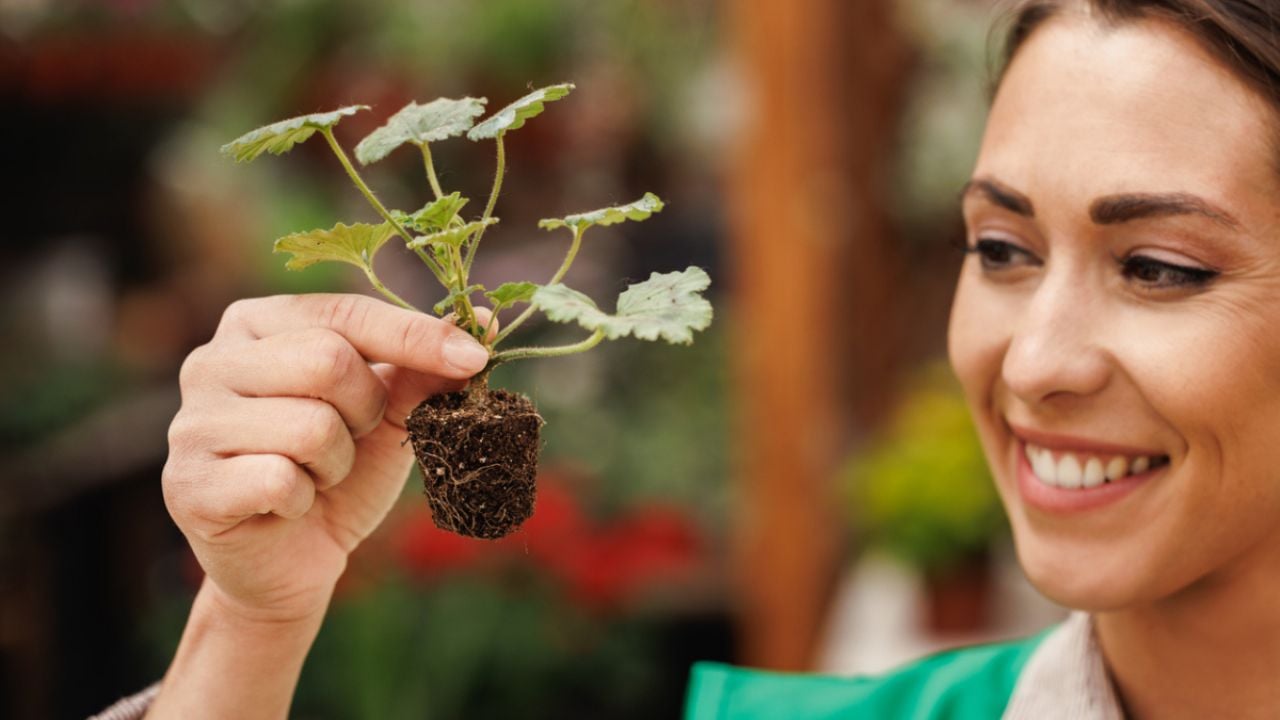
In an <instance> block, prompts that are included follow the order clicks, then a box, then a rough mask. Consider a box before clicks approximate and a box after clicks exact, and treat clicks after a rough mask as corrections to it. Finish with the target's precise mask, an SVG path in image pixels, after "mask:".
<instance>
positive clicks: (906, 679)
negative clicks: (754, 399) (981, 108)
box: [690, 0, 1280, 720]
mask: <svg viewBox="0 0 1280 720" xmlns="http://www.w3.org/2000/svg"><path fill="white" fill-rule="evenodd" d="M1278 28H1280V3H1276V2H1274V1H1272V0H1061V1H1045V0H1040V1H1036V2H1024V3H1022V4H1021V5H1020V6H1019V7H1018V9H1017V10H1016V12H1015V13H1014V15H1013V23H1012V25H1011V29H1010V32H1009V36H1008V41H1007V48H1006V62H1005V67H1004V69H1003V71H1002V73H1001V76H1000V79H999V84H998V88H997V93H996V96H995V99H994V102H993V104H992V107H991V112H990V116H989V119H988V124H987V128H986V132H985V135H984V138H983V142H982V148H981V151H980V153H979V157H978V160H977V163H976V167H975V169H974V171H973V175H972V179H971V180H970V182H969V183H967V184H966V186H965V188H964V189H963V191H962V193H961V203H962V207H963V212H964V218H965V225H966V229H967V233H966V234H967V241H966V245H965V250H966V254H967V258H966V261H965V263H964V265H963V268H962V270H961V275H960V280H959V283H958V286H957V290H956V295H955V300H954V304H953V307H952V316H951V325H950V332H949V348H948V349H949V353H950V357H951V361H952V364H953V366H954V368H955V370H956V373H957V375H958V376H959V378H960V380H961V382H962V384H963V386H964V389H965V394H966V397H967V400H968V403H969V407H970V411H971V413H972V414H973V416H974V419H975V421H976V423H977V425H978V427H979V431H980V435H981V438H982V444H983V448H984V451H985V453H986V456H987V460H988V463H989V464H990V466H991V470H992V474H993V476H994V478H995V482H996V485H997V489H998V491H999V493H1000V495H1001V498H1002V500H1003V502H1004V505H1005V508H1006V510H1007V512H1008V515H1009V517H1010V522H1011V525H1012V527H1013V531H1014V537H1015V542H1016V545H1017V551H1018V557H1019V560H1020V561H1021V563H1022V565H1023V567H1024V569H1025V570H1026V573H1027V575H1028V577H1029V578H1030V579H1031V580H1032V582H1033V583H1034V584H1035V585H1036V586H1037V587H1038V588H1039V589H1040V590H1041V591H1042V592H1043V593H1044V594H1045V595H1046V596H1048V597H1049V598H1051V599H1053V600H1055V601H1056V602H1058V603H1060V604H1062V605H1065V606H1067V607H1070V608H1074V609H1076V610H1077V612H1076V613H1075V614H1074V615H1073V616H1072V617H1071V619H1070V620H1068V621H1067V622H1066V623H1064V624H1063V625H1061V626H1059V627H1058V628H1055V629H1053V630H1051V631H1050V632H1048V633H1046V634H1044V635H1042V636H1039V637H1036V638H1032V639H1030V640H1027V641H1023V642H1018V643H1012V644H1008V645H1000V646H987V647H982V648H970V649H964V650H960V651H955V652H952V653H948V654H944V655H939V656H934V657H931V658H927V659H925V660H924V661H921V662H919V663H916V664H914V665H911V666H908V667H906V668H904V669H902V670H899V671H897V672H893V673H890V674H889V675H887V676H884V677H880V678H861V679H855V680H833V679H815V678H805V677H800V676H775V675H764V674H758V673H747V672H743V671H739V670H732V669H729V668H724V667H711V666H703V667H700V668H699V669H698V671H697V673H696V674H695V685H694V688H693V691H692V693H691V699H690V702H691V704H690V714H691V716H693V717H696V718H698V719H699V720H705V719H706V718H734V719H735V720H743V719H745V718H765V717H784V716H785V717H792V718H797V717H803V718H834V717H838V716H845V715H842V713H844V714H848V713H852V715H853V716H857V717H907V716H910V717H947V718H954V717H966V718H967V717H973V718H980V717H981V718H989V717H997V716H1001V715H1003V716H1004V717H1006V718H1036V719H1039V720H1043V719H1046V718H1120V717H1130V718H1180V717H1186V718H1205V717H1232V718H1247V717H1268V718H1273V717H1278V716H1280V684H1277V683H1276V682H1275V671H1276V670H1277V669H1280V610H1277V607H1280V606H1278V605H1277V599H1278V598H1280V572H1277V568H1280V522H1277V518H1280V474H1277V472H1276V468H1277V466H1280V445H1277V443H1276V440H1275V439H1276V438H1277V437H1280V303H1277V302H1276V298H1278V297H1280V172H1277V170H1278V168H1280V163H1278V162H1277V161H1278V160H1280V152H1277V147H1278V145H1277V143H1276V142H1275V139H1276V138H1277V137H1280V135H1278V132H1280V96H1277V92H1280V35H1278V34H1277V33H1280V29H1278Z"/></svg>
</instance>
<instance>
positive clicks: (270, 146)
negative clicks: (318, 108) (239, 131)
mask: <svg viewBox="0 0 1280 720" xmlns="http://www.w3.org/2000/svg"><path fill="white" fill-rule="evenodd" d="M368 109H369V106H368V105H349V106H347V107H344V108H338V109H337V110H333V111H330V112H323V113H313V114H311V115H302V116H300V117H295V118H289V119H288V120H281V121H280V122H274V123H271V124H270V125H264V126H263V127H260V128H258V129H256V130H250V131H249V132H247V133H245V134H244V135H241V136H240V137H238V138H236V139H235V140H232V141H231V142H229V143H227V144H226V145H223V146H222V154H223V155H226V156H227V157H230V158H234V159H235V161H236V162H249V161H250V160H253V159H254V158H256V157H258V156H259V155H261V154H262V153H264V152H269V153H271V154H272V155H282V154H284V153H286V152H289V150H291V149H293V146H294V145H297V144H298V143H300V142H302V141H304V140H306V139H307V138H309V137H311V135H312V134H313V133H315V131H317V130H325V129H328V128H331V127H333V126H334V125H337V124H338V121H340V120H342V118H344V117H347V116H348V115H355V114H356V113H358V112H360V111H361V110H368Z"/></svg>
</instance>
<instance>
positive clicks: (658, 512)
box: [0, 0, 1060, 719]
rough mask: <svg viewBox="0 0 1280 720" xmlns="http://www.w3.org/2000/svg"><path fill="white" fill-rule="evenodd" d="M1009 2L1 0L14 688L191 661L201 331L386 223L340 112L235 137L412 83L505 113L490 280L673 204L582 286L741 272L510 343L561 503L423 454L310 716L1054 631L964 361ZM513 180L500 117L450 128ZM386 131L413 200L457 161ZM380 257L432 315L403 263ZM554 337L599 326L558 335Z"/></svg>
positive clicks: (402, 97)
mask: <svg viewBox="0 0 1280 720" xmlns="http://www.w3.org/2000/svg"><path fill="white" fill-rule="evenodd" d="M996 12H998V8H997V7H996V6H995V4H994V3H992V2H988V1H984V0H898V1H897V2H892V1H889V0H868V1H867V2H858V3H849V2H843V1H842V0H793V1H792V2H788V3H768V2H761V1H749V0H723V1H722V2H711V1H710V0H661V1H652V2H641V1H639V0H485V1H484V2H475V1H474V0H432V1H431V2H412V1H411V0H367V1H365V2H354V1H353V0H232V1H226V2H223V1H218V0H109V1H108V0H98V1H91V0H80V1H75V0H0V133H2V136H3V137H5V138H6V139H7V141H8V142H7V143H6V148H5V151H4V158H5V161H4V165H5V173H4V181H3V182H4V188H3V192H0V207H3V217H4V222H5V227H4V229H3V231H0V253H3V263H2V264H0V268H2V269H0V273H2V275H0V295H2V298H3V303H2V304H0V343H2V345H3V347H4V348H5V351H4V353H3V355H2V356H0V363H2V367H3V372H0V478H2V482H0V716H2V717H6V718H15V719H25V718H78V717H84V716H85V715H87V714H90V713H92V712H95V711H97V710H99V709H101V708H102V707H105V706H106V705H107V704H109V703H110V702H112V701H113V700H115V699H116V698H118V697H120V696H122V695H125V694H128V693H131V692H134V691H136V690H138V689H140V688H142V687H144V686H146V685H147V684H149V683H151V682H154V681H155V680H156V679H158V678H159V677H160V675H161V674H162V673H163V672H164V669H165V667H166V665H167V662H168V659H169V657H171V655H172V652H173V648H174V646H175V644H176V641H177V637H178V635H179V633H180V632H181V629H182V622H183V620H184V618H185V613H186V610H187V608H188V607H189V604H190V600H191V597H192V595H193V593H194V590H195V587H196V586H197V584H198V582H199V579H200V570H199V567H198V566H197V565H196V564H195V561H194V559H193V558H192V557H191V555H190V553H189V551H188V550H187V548H186V545H185V543H184V541H183V539H182V536H181V535H180V533H179V532H178V531H177V529H176V527H174V525H173V523H172V521H171V520H170V519H169V517H168V514H167V513H166V511H165V508H164V503H163V500H162V498H161V494H160V488H159V476H160V468H161V467H162V466H163V464H164V461H165V456H166V452H167V449H166V430H167V426H168V423H169V421H170V420H171V419H172V417H173V414H174V412H175V411H176V409H177V407H178V403H179V396H178V386H177V380H176V378H177V371H178V367H179V365H180V364H181V362H182V359H183V357H184V356H185V355H186V354H187V353H188V352H189V351H190V350H191V349H193V348H194V347H196V346H198V345H200V344H202V343H204V342H206V341H207V340H208V339H209V337H210V336H211V334H212V332H213V330H214V328H215V327H216V325H217V322H218V319H219V317H220V315H221V312H222V310H223V309H224V308H225V307H226V305H227V304H228V303H230V302H232V301H233V300H235V299H237V298H242V297H250V296H259V295H267V294H274V293H296V292H338V291H341V292H359V293H369V292H370V291H369V290H368V287H367V284H366V282H365V279H364V277H363V276H361V275H360V274H359V273H358V272H356V271H354V270H352V269H351V268H347V267H345V266H325V265H318V266H315V267H313V268H308V269H307V270H305V271H303V272H291V271H287V270H285V269H284V263H283V259H282V257H281V256H279V255H273V254H272V252H271V242H272V240H274V239H275V238H277V237H279V236H282V235H284V234H287V233H289V232H293V231H296V230H300V229H306V228H313V227H329V226H331V225H333V224H334V223H335V222H337V221H339V220H346V221H351V220H369V219H372V217H373V215H372V213H371V211H370V210H369V209H368V208H367V207H366V206H365V205H363V202H364V200H363V199H362V198H361V197H360V195H359V194H358V193H356V192H355V191H354V190H353V189H352V188H351V186H350V184H349V183H348V181H347V179H346V177H345V176H344V174H343V173H342V171H341V168H340V167H339V166H338V165H337V164H336V163H335V161H334V159H333V157H332V156H331V155H330V154H329V153H328V150H327V149H326V148H325V147H324V146H323V144H322V143H309V144H304V145H301V146H299V147H298V148H296V149H295V150H294V151H293V152H292V153H290V154H289V155H286V156H284V157H281V158H274V157H272V158H264V159H262V160H259V161H257V162H255V163H253V164H252V165H237V164H235V163H232V162H231V161H229V160H227V159H226V158H224V157H223V156H221V155H220V154H219V153H218V148H219V147H220V146H221V145H222V144H223V143H225V142H227V141H228V140H230V139H232V138H234V137H236V136H237V135H240V134H241V133H243V132H244V131H246V130H248V129H250V128H253V127H256V126H258V125H262V124H265V123H267V122H270V121H272V120H276V119H280V118H285V117H290V116H293V115H299V114H303V113H309V112H316V111H321V110H329V109H333V108H336V107H339V106H343V105H348V104H355V103H360V104H367V105H370V106H372V111H371V112H366V113H362V114H359V115H356V116H354V117H351V118H349V119H347V120H346V121H344V122H343V124H342V125H340V126H339V127H338V128H337V137H338V139H339V141H340V142H342V143H343V144H344V145H346V146H347V147H348V148H350V147H351V146H353V145H354V144H355V143H356V142H357V141H358V140H359V139H360V138H361V137H363V136H364V135H365V134H367V133H368V132H370V131H371V130H373V129H374V128H376V127H377V126H378V125H379V124H381V123H382V122H383V121H384V120H385V119H386V118H387V117H388V116H389V115H390V114H391V113H393V112H395V110H397V109H399V108H400V107H401V106H402V105H404V104H405V103H407V102H409V101H410V100H418V101H426V100H430V99H432V98H435V97H440V96H445V97H462V96H468V95H470V96H483V97H487V98H489V101H490V108H491V109H493V108H498V107H501V106H502V105H504V104H505V103H506V102H508V101H510V100H513V99H515V98H517V97H519V96H521V95H522V94H524V93H525V92H527V91H528V90H530V89H532V88H536V87H542V86H545V85H549V84H553V83H559V82H572V83H574V84H575V85H576V89H575V90H574V92H573V93H572V94H571V95H570V96H569V97H567V98H565V99H563V100H561V101H559V102H557V103H555V104H551V105H548V107H547V110H546V112H545V113H544V114H543V115H541V116H539V117H537V118H536V119H534V120H532V121H530V122H529V123H528V125H527V126H526V127H525V128H522V129H521V130H520V131H519V132H518V133H514V134H513V135H512V136H511V138H509V140H508V141H507V144H506V148H507V160H508V172H507V180H506V184H505V186H504V191H503V193H502V196H501V197H500V198H499V201H498V207H497V212H496V214H497V215H499V216H501V218H502V223H501V225H500V226H499V227H497V228H495V230H494V231H493V232H492V233H491V234H490V235H486V244H485V248H484V249H483V251H482V252H481V253H479V255H478V256H477V260H476V275H477V279H478V281H480V282H482V283H486V284H491V285H492V284H497V283H500V282H503V281H505V280H510V279H526V278H530V277H532V278H537V277H541V276H544V275H546V276H549V275H550V274H551V273H552V272H553V271H554V269H555V267H556V266H557V264H558V263H559V262H560V258H561V256H562V253H563V251H564V247H563V245H564V239H563V238H561V237H560V236H557V235H555V234H549V233H547V232H545V231H543V230H539V229H538V228H537V221H538V219H539V218H542V217H556V216H561V215H564V214H567V213H573V212H579V211H582V210H588V209H592V208H596V207H601V206H605V205H611V204H616V203H623V202H628V201H630V200H634V199H636V198H638V197H640V196H641V195H643V193H645V192H647V191H652V192H654V193H656V194H657V195H659V196H660V197H662V198H663V200H664V201H665V202H666V207H665V209H664V210H663V211H662V212H661V213H658V214H655V215H654V216H653V217H651V218H650V219H648V220H647V221H645V222H643V223H626V224H623V225H616V226H610V227H602V228H598V229H596V230H594V231H593V237H591V238H589V242H588V243H587V245H586V246H585V247H584V249H583V251H582V254H581V256H580V258H579V260H578V262H577V264H576V265H575V266H574V268H573V270H572V271H571V273H570V276H569V278H568V279H569V281H571V282H572V283H573V285H574V287H576V288H578V289H581V290H582V291H584V292H586V293H587V294H588V295H591V296H592V297H594V298H596V299H597V301H598V302H601V303H602V304H608V303H609V302H611V300H610V298H611V297H613V296H615V295H616V293H617V292H618V291H619V290H620V289H622V287H623V286H624V285H625V282H624V280H629V281H634V280H639V279H643V278H645V277H647V276H648V274H649V273H650V272H654V271H670V270H676V269H682V268H684V267H687V266H689V265H696V266H699V267H702V268H704V269H705V270H707V272H708V273H709V274H710V275H711V277H712V279H713V284H712V287H711V291H710V296H711V299H712V302H713V304H714V305H715V308H716V317H715V321H714V323H713V324H712V326H711V327H710V328H709V329H708V330H707V331H705V332H702V333H699V334H698V336H697V338H696V341H695V343H694V344H693V345H691V346H687V347H686V346H669V345H665V344H648V343H639V342H636V341H634V340H620V341H618V342H615V343H608V344H605V345H602V346H601V347H599V348H597V349H596V350H594V351H592V352H590V353H587V354H584V355H579V356H574V357H570V358H564V359H557V360H531V361H528V362H523V363H519V364H515V365H513V366H509V367H505V368H502V369H500V370H499V371H498V373H496V374H495V378H494V383H495V384H497V385H500V386H504V387H509V388H513V389H517V390H520V391H521V392H524V393H526V394H528V395H529V396H531V397H532V398H533V399H534V400H535V401H536V402H537V404H538V406H539V408H540V410H541V412H542V413H543V415H544V417H545V419H546V421H547V424H546V426H545V428H544V447H543V456H542V464H541V474H540V478H539V490H538V493H539V494H538V501H537V506H536V510H535V515H534V517H533V518H532V519H531V520H530V521H529V522H528V523H526V524H525V526H524V527H523V528H522V529H521V530H520V531H518V532H517V533H515V534H513V535H511V536H509V537H508V538H506V539H504V540H502V541H498V542H488V541H477V540H467V539H462V538H459V537H457V536H454V535H451V534H447V533H444V532H442V531H439V530H436V529H435V528H434V526H433V525H432V523H431V520H430V516H429V513H428V511H427V506H426V504H425V502H424V501H423V499H422V494H421V489H420V488H421V483H420V480H419V479H417V478H416V477H415V478H413V479H411V480H410V481H409V482H408V483H407V485H406V489H405V493H404V497H403V499H402V502H401V503H400V504H399V505H398V506H397V508H396V509H395V511H393V513H392V516H391V517H390V518H389V519H388V521H387V522H386V523H384V525H383V527H382V528H381V529H380V530H379V531H378V532H377V533H376V534H375V535H374V536H373V537H372V538H371V539H370V540H369V541H368V542H367V543H366V544H365V545H364V546H362V547H361V548H360V550H359V551H358V552H357V553H356V555H355V556H354V557H353V560H352V563H351V567H350V569H349V571H348V574H347V576H346V577H345V578H344V581H343V584H342V585H341V587H340V589H339V593H338V596H337V597H336V598H335V600H334V605H333V608H332V609H331V612H330V615H329V617H328V619H327V620H326V624H325V627H324V628H323V630H322V631H321V634H320V637H319V640H318V641H317V643H316V646H315V648H314V649H313V651H312V653H311V655H310V657H309V659H308V662H307V665H306V667H305V669H304V671H303V677H302V681H301V685H300V687H299V690H298V696H297V699H296V701H295V703H294V711H293V712H294V716H295V717H299V718H317V719H319V718H334V719H343V718H373V717H377V718H463V717H465V718H506V717H523V718H544V717H545V718H564V717H574V718H579V717H581V718H594V717H601V718H603V717H608V718H654V717H675V716H677V715H678V713H679V708H680V705H681V702H682V697H683V692H684V688H685V682H686V678H687V675H688V670H689V666H690V664H691V663H692V662H694V661H695V660H701V659H711V660H721V661H729V662H737V663H743V664H749V665H754V666H760V667H770V668H778V669H810V670H823V671H829V672H837V673H856V672H877V671H880V670H884V669H886V668H887V667H889V666H891V665H893V664H895V663H897V662H901V661H903V660H906V659H909V658H911V657H914V656H917V655H919V654H921V653H924V652H928V651H930V650H933V649H937V648H940V647H945V646H948V645H953V644H960V643H965V642H972V641H974V640H981V639H991V638H998V637H1007V636H1011V635H1016V634H1023V633H1026V632H1029V631H1032V630H1036V629H1038V628H1040V627H1043V626H1045V625H1047V624H1048V623H1050V622H1053V621H1055V620H1056V619H1057V618H1058V617H1060V615H1059V611H1058V610H1057V609H1056V608H1053V607H1050V606H1048V605H1047V604H1046V603H1045V602H1044V601H1042V600H1039V599H1038V598H1037V597H1036V596H1035V595H1034V593H1033V592H1032V591H1030V590H1029V589H1028V587H1027V586H1026V583H1025V581H1024V580H1023V579H1022V578H1021V576H1020V574H1019V571H1018V570H1017V568H1016V566H1015V564H1014V563H1013V561H1012V558H1011V551H1010V549H1009V545H1008V540H1007V537H1006V532H1007V530H1006V528H1005V525H1004V520H1003V517H1002V515H1001V513H1000V510H999V506H998V500H997V498H996V496H995V493H994V491H993V489H992V488H991V486H990V479H989V477H988V476H987V475H986V470H985V466H984V463H983V461H982V457H981V451H980V449H979V448H978V446H977V441H976V437H975V436H974V434H973V430H972V428H971V427H970V426H969V423H968V416H967V413H966V412H965V410H964V407H963V401H962V399H961V398H960V397H959V395H958V390H957V388H956V387H955V384H954V380H953V379H952V377H951V375H950V373H949V371H948V369H947V368H946V366H945V329H946V318H947V310H948V305H949V301H950V294H951V291H952V289H953V287H954V281H955V275H956V270H957V268H958V265H959V261H960V254H959V253H958V252H956V250H955V247H954V246H955V243H956V242H957V241H958V240H961V239H962V237H963V228H962V224H961V222H960V217H959V213H958V208H957V193H958V192H959V190H960V187H961V185H962V184H963V182H964V181H965V179H966V178H967V176H968V172H969V169H970V165H971V163H972V161H973V158H974V156H975V154H976V148H977V142H978V140H979V135H980V132H981V126H982V120H983V115H984V112H985V105H986V101H987V96H986V92H987V88H986V84H987V81H988V79H989V67H990V55H991V50H990V48H989V41H988V37H987V28H988V27H989V26H990V24H991V20H992V18H993V16H994V14H995V13H996ZM433 149H434V152H435V162H436V166H437V168H439V169H440V170H441V181H442V183H444V184H445V185H447V186H448V187H450V188H456V189H459V190H461V191H463V192H464V194H467V195H470V196H472V197H474V198H482V197H483V196H484V194H485V193H486V192H487V189H488V187H489V182H490V180H491V176H492V173H493V170H494V158H493V151H492V148H491V147H490V146H488V145H481V144H476V143H469V142H466V141H465V140H462V139H457V140H452V141H449V142H444V143H439V144H438V146H437V147H433ZM412 160H413V159H412V158H411V157H407V156H405V157H400V156H394V155H393V156H392V157H390V158H388V159H387V160H386V161H384V162H382V163H380V164H378V165H376V166H372V167H370V168H368V169H367V170H366V171H365V172H366V177H367V178H368V179H369V181H370V183H371V184H372V185H373V186H374V187H376V188H377V189H378V192H379V194H380V196H381V197H383V198H384V199H385V200H387V202H388V204H389V205H393V206H397V207H417V206H418V205H420V204H421V203H422V201H423V199H424V198H425V197H426V195H425V193H427V192H429V190H428V189H427V188H426V186H425V183H424V182H423V181H422V179H421V165H420V164H419V163H415V162H413V161H412ZM379 274H380V275H381V277H382V278H383V280H384V281H385V282H386V283H387V284H388V285H389V286H391V287H394V288H396V290H397V292H399V293H400V294H401V295H402V296H404V297H405V298H407V299H410V300H411V301H413V302H414V303H415V304H418V305H419V306H427V307H429V306H430V305H432V304H434V303H435V302H437V301H438V300H439V299H440V297H439V293H438V292H436V290H437V288H436V287H435V284H434V282H430V281H431V278H430V276H429V275H427V274H425V273H424V272H422V268H421V267H420V266H418V265H417V264H416V262H414V261H413V258H412V256H411V255H410V254H409V253H407V252H400V251H395V252H384V253H383V254H382V256H381V257H380V258H379ZM522 332H524V333H525V335H524V337H525V338H527V339H529V340H531V341H533V340H543V341H545V342H547V343H557V342H562V341H570V340H572V339H574V338H575V337H576V334H575V333H574V331H573V329H571V328H569V327H566V326H562V325H557V324H553V323H530V324H529V325H528V326H527V330H526V329H522Z"/></svg>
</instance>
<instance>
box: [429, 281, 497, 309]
mask: <svg viewBox="0 0 1280 720" xmlns="http://www.w3.org/2000/svg"><path fill="white" fill-rule="evenodd" d="M482 290H484V286H483V285H469V286H467V287H464V288H462V289H461V290H454V291H453V292H451V293H449V295H448V296H447V297H446V298H445V299H443V300H441V301H440V302H438V303H436V304H435V305H433V306H432V307H431V311H432V312H434V313H435V314H437V315H444V314H445V313H447V312H449V308H451V307H453V304H454V303H456V302H458V300H460V299H462V298H464V297H469V296H470V295H471V293H475V292H480V291H482Z"/></svg>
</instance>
